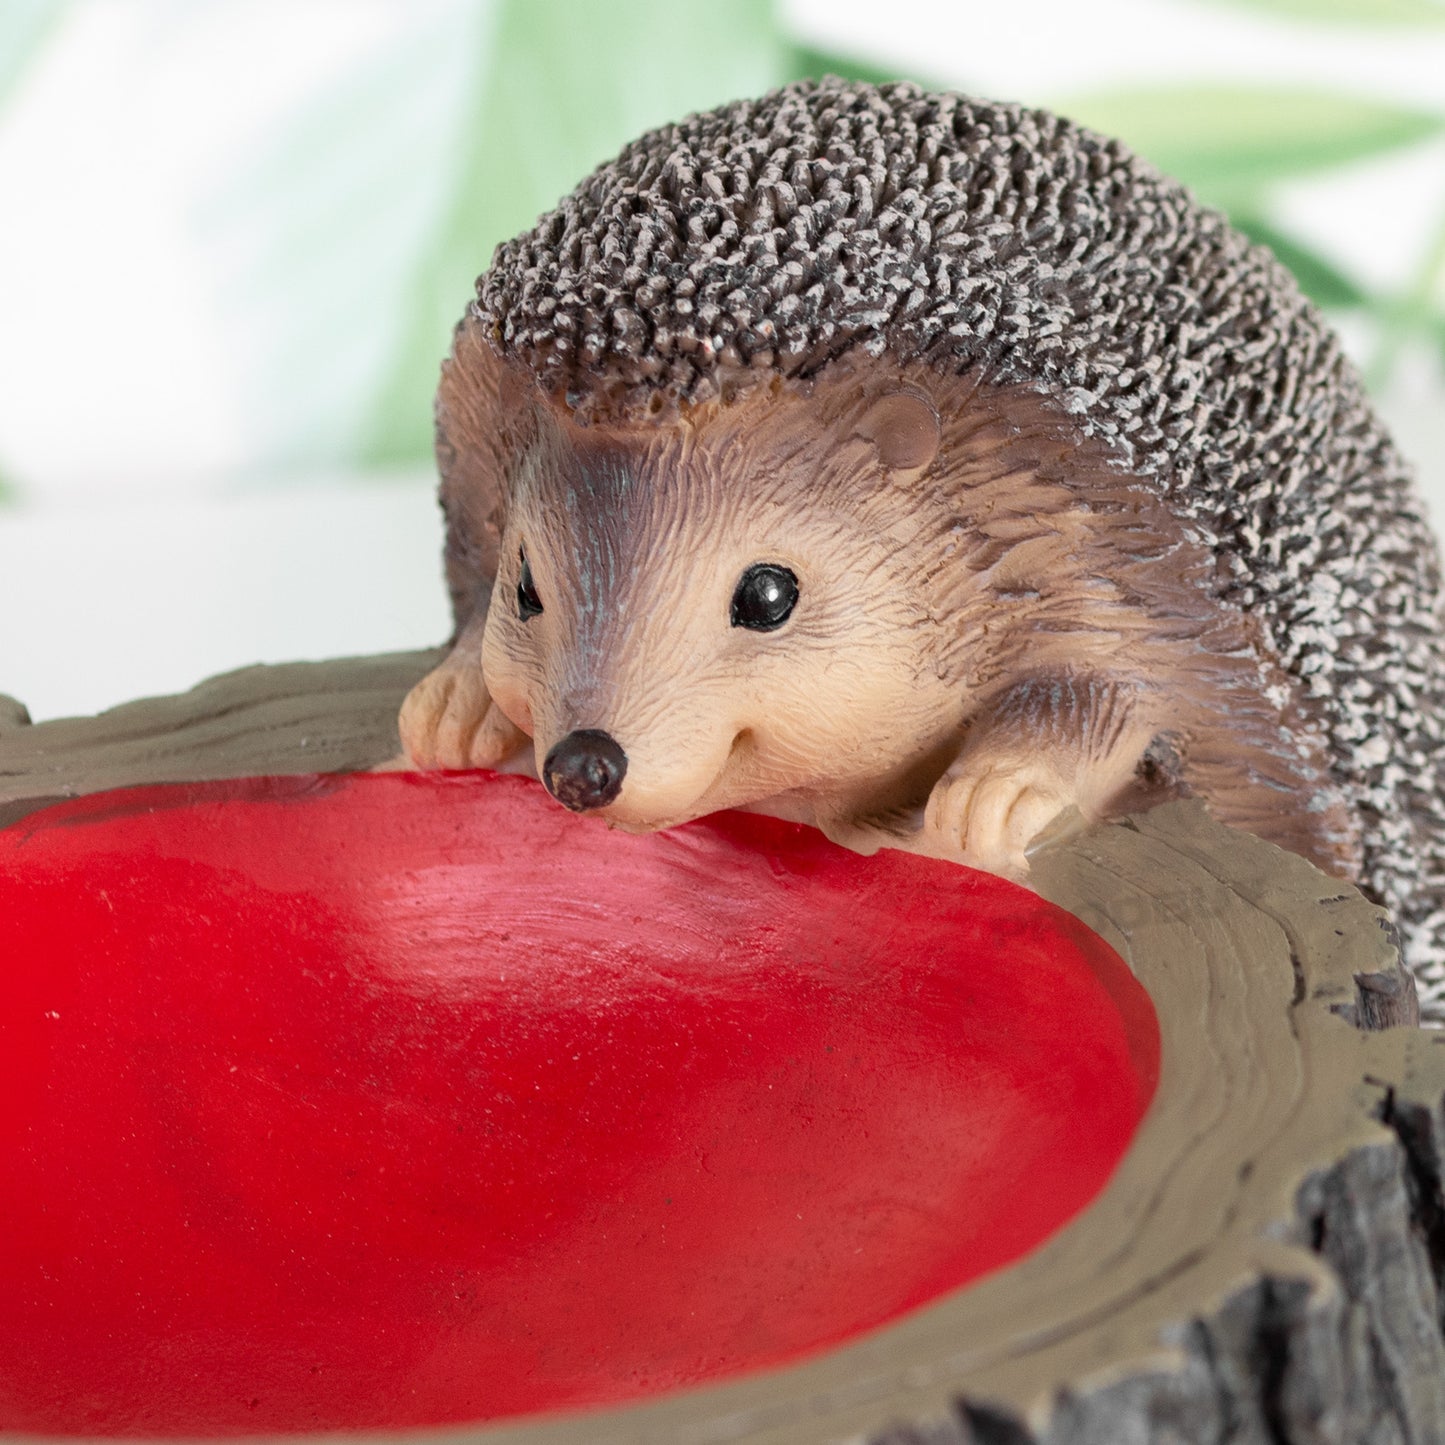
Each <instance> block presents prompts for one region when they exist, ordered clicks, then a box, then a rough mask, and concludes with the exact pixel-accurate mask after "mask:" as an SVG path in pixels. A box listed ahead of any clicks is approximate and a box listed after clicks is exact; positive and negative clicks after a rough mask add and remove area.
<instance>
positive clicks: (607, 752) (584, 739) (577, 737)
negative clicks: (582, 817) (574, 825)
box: [542, 728, 627, 813]
mask: <svg viewBox="0 0 1445 1445" xmlns="http://www.w3.org/2000/svg"><path fill="white" fill-rule="evenodd" d="M626 776H627V754H626V753H624V752H623V751H622V749H621V748H620V747H619V746H618V745H617V739H616V738H614V737H613V736H612V735H611V734H610V733H604V732H602V731H601V730H600V729H599V728H582V729H581V730H580V731H579V732H575V733H568V734H567V736H566V737H565V738H563V739H562V741H561V742H560V743H558V744H557V745H556V747H554V748H553V749H552V751H551V752H550V753H548V754H547V760H546V762H544V763H543V764H542V781H543V782H544V783H546V785H547V791H548V792H549V793H551V795H552V796H553V797H554V798H556V800H557V801H558V802H559V803H561V805H562V806H563V807H564V808H571V810H572V811H573V812H574V813H585V812H586V811H587V810H588V809H589V808H605V807H606V806H607V804H608V803H610V802H611V801H612V800H613V798H615V797H616V796H617V795H618V793H620V792H621V791H622V780H623V778H625V777H626Z"/></svg>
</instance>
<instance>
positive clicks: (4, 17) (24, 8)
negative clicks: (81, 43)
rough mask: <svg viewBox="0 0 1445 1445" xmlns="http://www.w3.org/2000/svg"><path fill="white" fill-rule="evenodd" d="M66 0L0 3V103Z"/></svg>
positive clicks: (60, 13)
mask: <svg viewBox="0 0 1445 1445" xmlns="http://www.w3.org/2000/svg"><path fill="white" fill-rule="evenodd" d="M66 5H67V0H4V4H0V103H3V102H4V100H5V98H6V96H7V95H8V94H9V92H10V89H11V87H12V86H14V85H15V84H17V83H18V82H19V80H20V79H21V77H22V76H23V75H24V74H25V73H26V71H27V70H28V69H29V67H30V63H31V61H32V60H34V58H35V56H36V53H37V52H38V51H39V50H40V48H41V46H43V45H44V44H45V42H46V41H47V40H48V39H49V38H50V35H51V32H52V31H53V30H54V29H55V26H56V24H57V23H58V22H59V20H60V18H61V15H62V14H63V13H64V11H65V8H66Z"/></svg>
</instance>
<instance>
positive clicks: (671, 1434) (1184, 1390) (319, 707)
mask: <svg viewBox="0 0 1445 1445" xmlns="http://www.w3.org/2000/svg"><path fill="white" fill-rule="evenodd" d="M433 660H434V659H433V655H431V654H412V655H407V656H401V657H391V658H375V659H362V660H356V661H351V662H341V663H327V664H295V665H292V666H288V667H284V668H253V669H248V670H246V671H244V672H241V673H236V674H232V675H231V676H229V677H226V678H220V679H217V680H215V681H214V682H211V683H207V684H205V685H203V686H202V687H200V688H198V689H196V690H195V691H194V692H192V693H189V694H186V695H184V696H183V697H179V698H171V699H162V700H158V701H153V702H147V703H137V704H131V705H128V706H127V707H124V708H119V709H116V710H115V711H113V712H111V713H107V714H105V715H103V716H102V717H100V718H97V719H94V720H89V721H67V722H54V723H43V724H40V725H36V726H24V725H22V724H21V723H20V722H19V721H18V714H17V713H15V712H14V711H10V712H8V713H7V712H6V711H5V710H4V709H3V708H0V820H3V819H4V818H5V817H6V816H8V817H10V818H15V817H18V816H20V815H22V814H23V813H24V812H27V811H29V810H30V809H32V808H34V807H35V806H38V805H40V804H41V803H42V802H43V801H44V800H46V799H48V798H54V797H60V796H75V795H77V794H81V793H85V792H91V791H95V790H97V789H100V788H106V787H115V786H123V785H126V784H131V783H140V782H160V781H180V780H186V779H194V778H203V777H232V776H241V775H245V774H249V773H309V772H326V771H334V770H340V769H354V768H363V767H368V766H372V765H374V764H377V763H380V762H383V761H385V760H387V759H389V758H390V757H391V756H392V755H393V754H394V753H395V751H396V737H395V730H394V729H395V713H396V708H397V706H398V704H399V702H400V699H401V696H402V694H403V693H404V692H405V690H406V688H407V687H408V686H409V684H410V683H411V682H412V681H413V680H414V679H415V678H416V677H417V676H419V675H420V674H421V673H422V672H423V671H425V670H426V668H427V667H428V666H429V665H430V664H431V663H432V661H433ZM6 717H9V718H10V719H11V722H10V724H9V725H7V724H6V722H5V721H4V719H5V718H6ZM1033 881H1034V883H1035V886H1036V887H1038V889H1039V891H1040V892H1042V893H1043V894H1044V895H1045V896H1047V897H1049V898H1051V899H1053V900H1054V901H1056V902H1058V903H1060V904H1062V905H1063V906H1065V907H1067V908H1069V909H1070V910H1071V911H1073V912H1074V913H1076V914H1077V915H1078V916H1079V917H1080V918H1082V919H1083V920H1084V921H1085V922H1086V923H1088V924H1089V925H1090V926H1091V927H1093V928H1095V929H1096V930H1097V931H1098V932H1099V933H1101V934H1102V935H1103V936H1104V937H1106V938H1107V939H1108V940H1109V941H1110V942H1111V943H1113V944H1114V946H1115V947H1116V948H1118V949H1119V951H1120V952H1121V954H1123V956H1124V957H1125V958H1126V959H1127V960H1128V961H1129V963H1130V964H1131V966H1132V967H1133V969H1134V970H1135V972H1136V974H1137V975H1138V976H1139V978H1140V979H1141V980H1142V981H1143V982H1144V984H1145V986H1146V987H1147V988H1148V990H1149V992H1150V994H1151V996H1152V998H1153V999H1154V1002H1155V1005H1156V1008H1157V1010H1158V1013H1159V1017H1160V1024H1161V1031H1162V1034H1163V1074H1162V1078H1161V1083H1160V1088H1159V1093H1158V1096H1157V1099H1156V1101H1155V1104H1154V1107H1153V1108H1152V1110H1151V1112H1150V1114H1149V1116H1148V1117H1147V1118H1146V1120H1145V1122H1144V1125H1143V1127H1142V1129H1141V1131H1140V1134H1139V1136H1138V1138H1137V1140H1136V1142H1135V1144H1134V1146H1133V1147H1132V1148H1131V1150H1130V1152H1129V1154H1128V1155H1127V1156H1126V1158H1125V1160H1124V1162H1123V1164H1122V1165H1121V1166H1120V1168H1119V1170H1118V1171H1117V1173H1116V1174H1115V1176H1114V1178H1113V1179H1112V1181H1111V1182H1110V1184H1109V1185H1108V1187H1107V1188H1106V1190H1105V1191H1104V1193H1103V1194H1102V1195H1101V1196H1100V1197H1099V1198H1098V1199H1097V1200H1096V1201H1095V1203H1094V1204H1093V1205H1092V1206H1091V1207H1090V1208H1089V1209H1088V1210H1087V1211H1086V1212H1085V1213H1084V1214H1083V1215H1081V1216H1080V1217H1079V1218H1078V1219H1076V1220H1075V1221H1074V1222H1073V1223H1072V1224H1070V1225H1069V1226H1068V1227H1067V1228H1065V1229H1064V1230H1062V1231H1061V1232H1060V1233H1059V1234H1057V1235H1056V1236H1055V1237H1054V1238H1053V1239H1051V1240H1050V1241H1048V1242H1047V1243H1046V1244H1045V1245H1044V1246H1043V1247H1042V1248H1040V1249H1039V1250H1037V1251H1036V1252H1035V1253H1034V1254H1032V1255H1030V1256H1029V1257H1028V1258H1026V1259H1025V1260H1023V1261H1021V1262H1020V1263H1018V1264H1016V1265H1014V1266H1012V1267H1011V1268H1009V1269H1006V1270H1003V1271H1001V1272H999V1273H998V1274H996V1275H993V1276H991V1277H989V1278H986V1279H984V1280H983V1281H981V1282H979V1283H977V1284H975V1285H974V1286H972V1287H970V1288H969V1289H966V1290H964V1291H962V1292H960V1293H959V1294H957V1295H954V1296H952V1297H949V1298H946V1299H944V1300H942V1301H940V1302H938V1303H936V1304H934V1305H932V1306H930V1307H927V1308H925V1309H922V1310H920V1311H918V1312H917V1313H915V1314H913V1315H911V1316H909V1317H908V1318H907V1319H905V1320H903V1321H902V1322H900V1323H898V1324H896V1325H894V1326H891V1327H889V1328H887V1329H884V1330H881V1331H879V1332H878V1333H876V1334H874V1335H872V1336H870V1337H868V1338H866V1339H864V1340H862V1341H859V1342H857V1343H855V1344H853V1345H850V1346H847V1347H845V1348H843V1349H839V1350H836V1351H832V1352H830V1353H828V1354H826V1355H823V1356H821V1357H819V1358H816V1359H813V1360H809V1361H805V1362H803V1363H801V1364H799V1365H797V1366H795V1367H793V1368H790V1369H786V1370H780V1371H776V1372H772V1373H769V1374H766V1375H761V1376H756V1377H752V1378H748V1379H744V1380H742V1381H739V1382H737V1383H734V1384H730V1385H726V1386H722V1387H717V1388H711V1389H707V1390H701V1391H697V1392H695V1393H690V1394H686V1395H680V1396H676V1397H672V1398H669V1399H666V1400H663V1401H660V1402H658V1403H655V1404H651V1405H647V1406H643V1407H640V1408H635V1409H628V1410H618V1411H603V1412H596V1413H591V1414H588V1415H587V1416H585V1417H582V1418H578V1419H572V1420H568V1419H560V1420H554V1421H551V1422H548V1423H545V1424H536V1425H521V1426H516V1427H503V1428H498V1429H489V1430H464V1431H461V1432H457V1431H449V1432H447V1435H448V1438H450V1439H456V1438H457V1437H458V1436H459V1435H460V1436H461V1437H463V1438H475V1439H477V1440H487V1441H496V1442H512V1445H582V1442H587V1445H603V1442H617V1445H621V1442H643V1441H647V1442H661V1441H675V1442H685V1445H704V1442H707V1445H721V1442H729V1441H736V1442H744V1441H745V1442H750V1445H784V1442H787V1445H810V1442H818V1445H821V1442H825V1441H827V1442H844V1441H846V1442H854V1445H864V1442H867V1445H925V1442H926V1445H1065V1442H1068V1445H1131V1442H1141V1445H1142V1442H1160V1445H1163V1442H1190V1445H1193V1442H1208V1441H1219V1442H1225V1441H1229V1442H1256V1441H1257V1442H1261V1445H1266V1442H1268V1445H1279V1442H1311V1445H1314V1442H1319V1445H1324V1442H1341V1445H1355V1442H1366V1441H1367V1442H1400V1445H1416V1442H1435V1441H1440V1440H1445V1336H1442V1307H1441V1301H1442V1280H1445V1204H1442V1196H1441V1176H1442V1164H1445V1036H1442V1035H1441V1034H1438V1033H1433V1032H1430V1033H1427V1032H1422V1031H1419V1030H1416V1029H1412V1028H1392V1029H1387V1030H1385V1031H1383V1032H1370V1031H1367V1030H1369V1029H1371V1028H1372V1027H1376V1028H1377V1027H1378V1025H1380V1024H1381V1023H1386V1022H1390V1021H1391V1020H1394V1019H1398V1018H1399V1017H1401V1016H1402V1015H1408V1012H1409V1004H1410V1000H1411V998H1412V995H1411V992H1410V987H1409V982H1408V977H1407V976H1406V975H1405V974H1404V973H1403V972H1402V970H1401V968H1400V965H1399V957H1398V950H1397V949H1396V946H1395V939H1394V933H1393V929H1392V928H1391V926H1390V925H1389V921H1388V919H1387V918H1386V917H1385V916H1384V914H1383V913H1382V911H1381V910H1379V909H1378V908H1376V907H1374V906H1373V905H1371V904H1369V903H1367V902H1366V901H1365V900H1364V899H1363V898H1361V897H1360V895H1359V894H1358V893H1356V892H1355V891H1354V890H1352V889H1348V888H1345V887H1343V886H1342V885H1340V884H1339V883H1337V882H1335V881H1332V880H1330V879H1329V878H1327V877H1325V876H1324V875H1323V874H1321V873H1319V872H1317V871H1316V870H1315V869H1314V868H1312V867H1311V866H1310V865H1309V864H1307V863H1305V862H1303V861H1302V860H1300V859H1298V858H1295V857H1293V856H1292V855H1289V854H1286V853H1282V852H1281V851H1280V850H1278V849H1276V848H1273V847H1271V846H1270V845H1268V844H1265V843H1262V842H1259V841H1258V840H1255V839H1253V838H1249V837H1247V836H1245V835H1242V834H1238V833H1234V832H1231V831H1230V830H1228V829H1225V828H1222V827H1220V826H1219V825H1218V824H1216V823H1214V822H1213V821H1212V820H1210V819H1209V818H1208V816H1207V815H1206V814H1205V813H1204V812H1203V810H1202V809H1201V808H1199V807H1198V806H1197V805H1193V804H1177V803H1176V804H1169V805H1167V806H1165V807H1162V808H1159V809H1156V810H1155V811H1154V812H1152V813H1150V814H1148V815H1145V816H1143V817H1139V818H1135V819H1132V820H1130V821H1129V822H1128V823H1126V824H1121V825H1117V826H1112V827H1108V828H1103V829H1098V830H1094V831H1092V832H1089V833H1086V834H1083V835H1081V836H1075V837H1072V838H1069V839H1067V840H1064V841H1061V842H1060V843H1058V844H1057V845H1055V846H1053V847H1051V848H1050V849H1048V850H1047V851H1046V852H1045V853H1043V854H1042V855H1040V856H1038V857H1037V859H1036V863H1035V872H1034V880H1033ZM423 1433H424V1434H425V1433H428V1432H423ZM438 1433H439V1432H438ZM409 1438H411V1437H409Z"/></svg>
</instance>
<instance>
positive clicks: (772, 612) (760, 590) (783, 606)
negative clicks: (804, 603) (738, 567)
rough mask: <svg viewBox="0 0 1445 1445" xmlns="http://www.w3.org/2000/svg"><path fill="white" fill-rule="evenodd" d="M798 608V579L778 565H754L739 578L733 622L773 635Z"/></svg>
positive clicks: (734, 599) (734, 597) (734, 592)
mask: <svg viewBox="0 0 1445 1445" xmlns="http://www.w3.org/2000/svg"><path fill="white" fill-rule="evenodd" d="M797 605H798V579H797V577H795V576H794V575H793V573H792V572H790V571H789V570H788V569H787V568H786V567H779V566H777V565H776V564H775V563H772V562H755V563H754V564H753V565H752V566H751V567H749V568H748V570H747V571H746V572H744V573H743V575H742V576H741V577H740V578H738V585H737V587H736V588H735V589H734V591H733V606H732V623H733V626H734V627H748V628H751V629H752V630H753V631H754V632H771V631H772V630H773V629H774V628H775V627H781V626H782V625H783V623H785V622H786V621H787V620H788V618H789V617H791V616H792V615H793V608H795V607H796V606H797Z"/></svg>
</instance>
